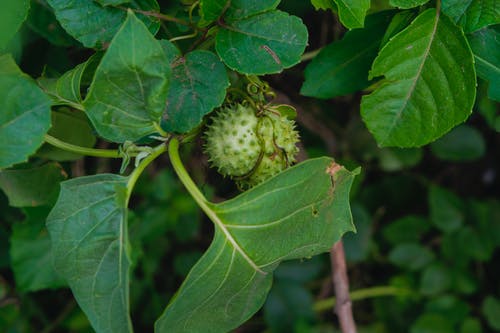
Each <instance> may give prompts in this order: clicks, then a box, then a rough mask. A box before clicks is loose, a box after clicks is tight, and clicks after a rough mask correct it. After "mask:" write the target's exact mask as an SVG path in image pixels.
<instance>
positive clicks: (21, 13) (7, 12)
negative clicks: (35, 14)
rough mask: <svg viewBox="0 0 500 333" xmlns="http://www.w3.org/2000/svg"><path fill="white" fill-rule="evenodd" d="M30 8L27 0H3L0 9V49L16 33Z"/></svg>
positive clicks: (0, 49)
mask: <svg viewBox="0 0 500 333" xmlns="http://www.w3.org/2000/svg"><path fill="white" fill-rule="evenodd" d="M29 8H30V2H29V0H3V1H2V10H0V51H2V50H3V49H4V48H5V46H7V44H8V43H9V41H10V40H11V38H12V37H13V36H14V35H15V34H16V32H17V30H18V29H19V27H20V26H21V24H22V23H23V22H24V20H26V16H27V15H28V11H29Z"/></svg>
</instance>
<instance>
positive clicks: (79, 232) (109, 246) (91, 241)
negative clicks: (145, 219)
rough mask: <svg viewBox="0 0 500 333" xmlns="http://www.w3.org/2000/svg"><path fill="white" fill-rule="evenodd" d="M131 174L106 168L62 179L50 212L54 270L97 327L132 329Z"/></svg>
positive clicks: (49, 228) (98, 329)
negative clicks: (130, 286) (107, 170)
mask: <svg viewBox="0 0 500 333" xmlns="http://www.w3.org/2000/svg"><path fill="white" fill-rule="evenodd" d="M127 180H128V178H126V177H122V176H118V175H113V174H102V175H95V176H87V177H80V178H75V179H71V180H68V181H66V182H63V183H62V184H61V192H60V195H59V199H58V201H57V203H56V205H55V206H54V208H53V209H52V211H51V212H50V214H49V216H48V218H47V228H48V230H49V234H50V238H51V240H52V250H53V256H54V266H55V268H56V271H57V272H58V273H59V274H60V275H61V276H62V277H63V278H64V279H66V281H67V282H68V284H69V286H70V288H71V290H72V291H73V295H74V296H75V298H76V300H77V302H78V304H79V305H80V307H81V308H82V310H83V311H84V312H85V314H86V315H87V317H88V318H89V321H90V323H91V324H92V327H93V328H94V329H95V330H96V331H97V332H124V333H125V332H132V324H131V321H130V316H129V307H130V306H129V289H128V281H129V276H130V258H129V252H128V246H129V244H128V236H127V201H128V193H127Z"/></svg>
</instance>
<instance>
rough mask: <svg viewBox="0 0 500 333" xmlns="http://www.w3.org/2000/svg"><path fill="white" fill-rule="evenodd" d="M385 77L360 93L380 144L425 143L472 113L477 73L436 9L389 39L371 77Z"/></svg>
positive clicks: (463, 45)
mask: <svg viewBox="0 0 500 333" xmlns="http://www.w3.org/2000/svg"><path fill="white" fill-rule="evenodd" d="M382 75H384V76H385V78H386V80H385V82H383V83H382V84H381V85H380V86H379V87H378V88H377V89H376V90H375V91H374V92H373V93H372V94H370V95H368V96H364V97H363V100H362V103H361V114H362V116H363V120H364V121H365V123H366V125H367V127H368V129H369V130H370V132H371V133H372V134H373V135H374V136H375V139H376V140H377V142H378V144H379V145H380V146H399V147H417V146H422V145H425V144H427V143H429V142H431V141H433V140H435V139H437V138H438V137H440V136H442V135H443V134H445V133H446V132H448V131H449V130H450V129H451V128H453V127H454V126H455V125H457V124H459V123H461V122H463V121H464V120H465V119H467V117H468V116H469V115H470V113H471V112H472V106H473V104H474V99H475V92H476V75H475V71H474V63H473V57H472V52H471V50H470V48H469V46H468V43H467V41H466V39H465V37H464V35H463V33H462V31H461V30H460V29H459V28H458V27H457V26H455V25H454V24H453V22H451V21H450V20H449V19H448V18H447V17H446V16H444V15H440V14H439V12H436V10H435V9H432V8H431V9H428V10H426V11H425V12H423V13H422V14H420V15H419V16H418V17H417V18H416V19H415V20H414V21H413V22H412V24H411V25H410V26H409V27H408V28H406V29H405V30H403V31H402V32H400V33H399V34H397V35H396V36H395V37H394V38H392V39H391V40H390V41H389V42H388V43H387V44H386V45H385V46H384V48H383V49H382V50H381V51H380V53H379V55H378V56H377V58H376V59H375V61H374V63H373V67H372V70H371V72H370V76H371V77H377V76H382Z"/></svg>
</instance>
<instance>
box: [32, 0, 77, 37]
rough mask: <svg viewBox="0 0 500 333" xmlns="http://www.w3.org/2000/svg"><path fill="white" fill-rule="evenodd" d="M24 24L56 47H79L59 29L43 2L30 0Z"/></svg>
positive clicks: (52, 14)
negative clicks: (29, 7)
mask: <svg viewBox="0 0 500 333" xmlns="http://www.w3.org/2000/svg"><path fill="white" fill-rule="evenodd" d="M26 23H27V24H28V26H29V27H30V29H31V30H33V31H34V32H36V33H37V34H39V35H40V36H42V37H43V38H45V39H47V40H48V41H49V42H50V43H51V44H54V45H57V46H74V45H80V44H79V43H78V41H76V40H75V39H74V38H73V37H71V36H70V35H68V33H67V32H66V31H65V30H64V29H63V28H62V27H61V25H60V24H59V22H58V21H57V19H56V16H55V15H54V11H53V10H52V8H51V7H50V6H49V5H48V4H47V3H46V1H44V0H31V9H30V12H29V15H28V19H27V20H26Z"/></svg>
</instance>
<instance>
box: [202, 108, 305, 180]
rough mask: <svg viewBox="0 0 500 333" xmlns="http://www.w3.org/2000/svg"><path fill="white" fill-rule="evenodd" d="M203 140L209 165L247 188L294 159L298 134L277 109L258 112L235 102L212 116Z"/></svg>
mask: <svg viewBox="0 0 500 333" xmlns="http://www.w3.org/2000/svg"><path fill="white" fill-rule="evenodd" d="M205 141H206V144H205V152H206V153H207V154H208V156H209V162H210V163H211V165H212V166H213V167H216V168H217V169H218V171H219V173H220V174H222V175H224V176H229V177H231V178H232V179H234V180H235V181H236V182H237V184H238V186H240V187H241V188H242V189H248V188H250V187H253V186H255V185H257V184H259V183H261V182H263V181H265V180H267V179H268V178H270V177H271V176H273V175H275V174H277V173H279V172H280V171H282V170H284V169H285V168H287V167H288V166H290V165H291V164H292V163H293V162H295V157H296V155H297V153H298V148H297V146H296V143H297V142H298V141H299V135H298V132H297V131H296V130H295V122H294V121H293V120H290V119H287V118H286V117H284V116H281V115H280V114H279V113H278V112H276V111H271V110H263V111H261V112H259V113H258V114H257V113H256V111H255V110H254V109H253V108H251V107H250V106H246V105H241V104H237V105H233V106H230V107H225V108H222V109H220V110H219V111H218V112H217V113H216V114H215V115H214V116H213V117H212V119H211V124H210V125H208V129H207V130H206V131H205Z"/></svg>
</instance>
